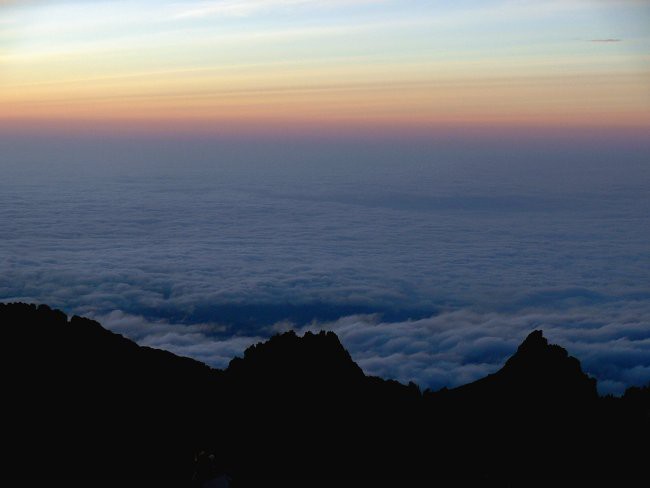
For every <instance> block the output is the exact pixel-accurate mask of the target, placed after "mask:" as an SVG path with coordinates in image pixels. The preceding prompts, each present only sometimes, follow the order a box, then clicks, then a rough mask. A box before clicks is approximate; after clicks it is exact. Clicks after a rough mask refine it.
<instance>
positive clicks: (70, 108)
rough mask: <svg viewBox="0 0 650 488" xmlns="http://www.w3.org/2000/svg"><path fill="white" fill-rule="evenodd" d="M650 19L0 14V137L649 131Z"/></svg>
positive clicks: (288, 1) (182, 11)
mask: <svg viewBox="0 0 650 488" xmlns="http://www.w3.org/2000/svg"><path fill="white" fill-rule="evenodd" d="M648 25H650V2H648V1H643V0H616V1H613V0H612V1H610V0H549V1H538V0H535V1H532V0H531V1H528V0H518V1H515V0H487V1H473V0H460V1H459V0H454V1H436V0H432V1H424V0H406V1H405V0H399V1H397V0H346V1H338V0H213V1H198V2H195V1H169V0H156V1H155V2H153V1H150V0H129V1H101V0H97V1H83V0H76V1H66V0H62V1H29V0H26V1H3V2H0V127H3V128H4V129H5V130H21V131H27V132H29V131H36V130H38V131H48V130H49V131H52V130H54V131H56V130H58V131H61V130H63V129H64V128H66V129H67V130H69V131H72V133H75V132H88V131H100V132H104V133H105V132H107V131H108V132H111V131H112V132H113V133H115V132H116V131H117V132H120V133H122V132H126V133H131V134H132V133H138V132H145V133H152V132H153V133H156V132H157V133H175V134H179V133H184V134H185V133H188V134H191V135H196V134H232V135H242V134H244V135H251V134H260V133H263V134H268V133H273V134H277V133H280V134H282V135H290V136H297V135H302V134H304V133H309V134H312V135H313V134H324V133H334V134H339V135H340V134H347V133H350V131H352V132H353V133H361V134H368V133H370V134H377V133H379V134H388V135H398V136H399V135H403V134H407V135H409V134H411V135H412V134H425V135H426V134H430V133H431V132H435V131H445V130H447V131H449V130H453V129H458V128H464V129H467V128H471V129H472V130H478V131H479V132H480V131H483V132H488V133H489V132H494V131H497V132H505V133H512V132H513V131H522V130H523V131H528V132H536V131H539V130H541V129H544V130H547V131H548V130H550V131H554V132H556V133H557V132H562V131H566V130H578V131H580V130H582V131H584V130H589V129H593V128H595V127H597V128H601V129H602V128H605V129H607V130H608V131H609V132H610V134H620V133H624V134H627V135H629V134H635V135H636V136H637V137H641V136H642V135H647V130H648V127H650V88H649V86H650V83H649V82H650V54H649V53H650V29H648Z"/></svg>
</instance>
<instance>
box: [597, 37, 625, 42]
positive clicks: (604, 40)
mask: <svg viewBox="0 0 650 488" xmlns="http://www.w3.org/2000/svg"><path fill="white" fill-rule="evenodd" d="M589 42H603V43H609V42H623V39H615V38H604V39H589Z"/></svg>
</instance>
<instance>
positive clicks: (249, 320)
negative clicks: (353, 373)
mask: <svg viewBox="0 0 650 488" xmlns="http://www.w3.org/2000/svg"><path fill="white" fill-rule="evenodd" d="M649 154H650V1H643V0H617V1H613V0H612V1H610V0H548V1H528V0H519V1H514V0H495V1H492V0H486V1H474V0H457V1H435V0H433V1H423V0H399V1H397V0H395V1H392V0H346V1H343V0H329V1H327V0H222V1H202V2H201V1H169V0H158V1H156V2H153V1H150V0H131V1H111V0H96V1H88V0H86V1H84V0H76V1H66V0H62V1H58V0H50V1H47V0H41V1H38V0H34V1H29V0H26V1H2V0H0V171H1V172H2V173H1V177H0V229H1V231H0V301H3V302H10V301H25V302H33V303H47V304H49V305H51V306H53V307H58V308H60V309H62V310H64V311H65V312H67V313H69V314H80V315H85V316H89V317H93V318H96V319H97V320H100V321H101V322H102V324H104V325H106V326H107V327H109V328H110V329H111V330H114V331H116V332H119V333H122V334H125V335H126V336H128V337H131V338H133V339H134V340H136V341H138V342H139V343H140V344H144V345H149V346H153V347H160V348H164V349H168V350H170V351H173V352H175V353H178V354H182V355H186V356H191V357H194V358H197V359H199V360H201V361H205V362H206V363H208V364H210V365H212V366H215V367H224V366H226V365H227V364H228V362H229V361H230V359H231V358H232V357H233V356H235V355H237V354H241V353H242V351H243V350H244V349H245V348H246V347H247V346H249V345H250V344H252V343H253V342H255V341H259V340H264V339H266V338H268V337H270V336H271V335H272V334H274V333H277V332H281V331H284V330H287V329H295V330H298V331H299V332H304V331H306V330H320V329H327V330H333V331H335V332H336V333H337V334H338V335H339V337H340V338H341V340H342V342H343V344H344V346H345V347H346V348H348V349H349V350H350V352H351V354H352V357H353V358H354V359H355V360H356V361H358V362H359V364H360V365H361V366H362V367H363V369H364V371H366V372H367V373H369V374H376V375H379V376H382V377H385V378H394V379H398V380H399V381H403V382H408V381H415V382H417V383H418V384H420V385H421V386H422V387H423V388H432V389H438V388H441V387H444V386H447V387H453V386H457V385H460V384H463V383H465V382H468V381H472V380H475V379H478V378H480V377H482V376H484V375H486V374H489V373H491V372H494V371H496V370H497V369H498V368H499V367H500V366H501V365H502V364H503V362H504V361H505V360H506V359H507V357H508V356H509V355H510V354H512V353H513V352H514V351H515V350H516V347H517V345H518V344H519V343H520V342H521V341H522V340H523V339H524V338H525V337H526V336H527V335H528V334H529V333H530V332H531V331H532V330H534V329H542V330H544V332H545V334H546V336H547V337H548V338H549V339H550V340H551V341H552V342H555V343H559V344H561V345H563V346H565V347H566V348H567V349H568V350H569V352H570V353H571V354H573V355H575V356H576V357H578V358H579V359H580V360H581V361H582V364H583V366H584V368H585V370H586V371H587V372H588V373H589V374H592V375H593V376H595V377H596V378H597V379H598V381H599V389H600V391H601V392H602V393H613V394H620V393H622V392H623V391H624V389H625V388H626V387H628V386H632V385H641V384H647V383H648V382H649V381H650V273H649V272H648V270H649V269H650V253H649V252H648V250H649V249H648V242H650V222H648V216H649V215H650V159H649V156H648V155H649ZM26 350H27V351H28V350H29V347H28V346H26Z"/></svg>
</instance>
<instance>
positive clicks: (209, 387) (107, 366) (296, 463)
mask: <svg viewBox="0 0 650 488" xmlns="http://www.w3.org/2000/svg"><path fill="white" fill-rule="evenodd" d="M0 319H1V322H2V324H3V327H2V334H3V336H4V338H5V341H4V343H5V348H4V349H5V351H4V354H3V362H4V363H6V365H8V366H10V368H7V367H5V368H4V370H5V372H7V371H9V373H10V374H9V375H7V382H6V388H5V390H6V393H8V394H9V395H8V397H9V398H11V399H12V400H11V401H10V402H9V405H10V408H9V412H10V413H9V414H8V415H6V418H7V419H10V420H12V421H13V423H14V425H18V426H20V427H21V429H22V430H21V429H18V432H16V433H15V435H13V436H10V438H11V439H12V440H13V445H14V446H18V447H17V448H16V447H15V451H17V452H19V453H20V452H30V448H31V446H33V445H34V442H35V445H36V446H38V448H39V450H40V451H41V452H43V451H44V452H48V453H50V458H49V459H48V460H47V461H45V462H44V461H43V460H41V461H40V464H43V465H45V466H47V468H48V469H47V470H46V471H47V473H49V476H50V478H51V479H54V480H62V479H65V480H66V481H67V483H68V484H69V485H71V486H81V485H85V484H87V483H88V480H89V479H93V483H94V484H95V485H97V486H103V485H105V486H111V485H115V484H122V485H128V486H152V487H153V486H156V487H160V486H203V484H204V483H205V482H207V481H208V480H209V479H210V478H214V477H218V476H228V477H229V478H230V479H231V481H232V486H244V487H247V486H250V487H255V486H265V485H268V484H282V485H284V486H369V485H371V484H372V485H374V486H398V485H400V484H402V485H403V484H406V485H410V486H429V484H430V482H431V481H432V479H434V480H439V481H441V482H444V483H447V484H449V485H455V486H470V485H475V484H476V483H478V482H480V483H481V484H484V485H486V486H503V485H504V484H506V485H507V484H510V485H511V486H543V485H544V484H545V483H546V484H547V483H548V482H550V481H551V480H554V481H553V482H554V483H555V484H556V485H558V486H563V485H564V483H563V482H562V481H560V482H558V478H557V477H558V476H562V477H563V478H561V479H564V481H566V486H569V485H575V484H576V483H582V482H584V481H590V482H592V481H593V482H596V481H598V482H601V481H602V480H603V479H611V480H612V482H614V481H616V482H618V483H619V485H621V483H622V482H623V484H622V485H621V486H626V484H625V483H628V482H629V483H632V479H633V478H634V476H636V475H637V474H638V473H637V472H636V471H634V470H632V471H630V469H629V467H630V466H634V460H635V459H637V458H638V459H639V460H640V459H642V458H643V455H645V454H647V452H646V451H644V450H641V451H638V450H636V449H635V448H633V447H632V446H633V444H632V441H633V440H635V439H638V438H639V437H640V436H643V435H645V434H647V433H650V428H649V424H650V402H649V400H648V397H649V396H650V385H649V386H646V387H637V388H631V389H629V390H628V391H627V392H626V394H625V395H624V396H623V398H621V399H615V398H600V397H598V395H597V392H596V381H595V380H594V379H593V378H589V377H588V376H587V375H586V374H585V373H584V372H582V369H581V367H580V363H579V361H578V360H577V359H576V358H573V357H571V356H569V355H568V353H567V351H566V350H564V349H563V348H561V347H560V346H556V345H550V344H548V341H547V340H546V339H545V338H544V336H543V334H542V332H541V331H533V332H532V333H531V334H529V336H528V337H527V338H526V339H525V340H524V341H523V342H522V344H521V345H520V346H519V348H518V350H517V352H515V354H514V355H513V356H512V357H511V358H510V359H508V361H506V363H505V365H504V366H503V368H502V369H500V370H499V371H498V372H496V373H494V374H492V375H489V376H487V377H485V378H482V379H479V380H477V381H475V382H472V383H470V384H467V385H463V386H461V387H458V388H454V389H443V390H440V391H438V392H431V391H425V392H421V391H420V389H419V388H418V387H417V385H415V384H413V383H411V384H409V385H403V384H400V383H398V382H395V381H392V380H383V379H381V378H376V377H371V376H366V375H365V374H364V373H363V371H362V370H361V368H359V366H358V365H357V364H356V363H355V362H354V361H353V360H352V358H351V357H350V354H349V353H348V352H347V351H346V350H345V348H344V347H343V346H342V344H341V343H340V341H339V339H338V337H337V336H336V335H335V334H334V333H332V332H320V333H316V334H314V333H311V332H308V333H306V334H305V335H304V336H302V337H300V336H298V335H297V334H295V332H288V333H285V334H279V335H276V336H274V337H272V338H271V339H269V340H268V341H265V342H261V343H258V344H254V345H251V346H250V347H249V348H247V349H246V351H245V352H244V354H243V357H241V358H233V360H232V361H231V362H230V364H229V366H228V367H227V368H226V369H224V370H217V369H213V368H210V367H209V366H206V365H204V364H203V363H200V362H198V361H195V360H193V359H189V358H183V357H180V356H176V355H174V354H172V353H169V352H166V351H161V350H157V349H152V348H147V347H141V346H138V345H137V344H135V343H133V342H132V341H130V340H129V339H126V338H124V337H122V336H121V335H119V334H114V333H112V332H110V331H108V330H106V329H104V328H103V327H101V325H100V324H99V323H98V322H95V321H92V320H89V319H85V318H81V317H77V316H73V317H72V318H71V319H70V320H68V318H67V316H66V315H65V314H64V313H63V312H60V311H56V310H51V309H50V308H49V307H47V306H39V307H37V306H35V305H26V304H8V305H6V304H0ZM7 344H9V345H10V346H12V347H10V348H8V347H6V345H7ZM28 344H29V353H28V354H26V351H27V345H28ZM531 419H535V420H534V422H535V423H536V425H537V426H538V427H539V428H542V430H541V432H540V433H539V434H538V436H537V437H533V436H531V435H529V434H530V432H529V431H528V430H527V429H522V428H521V426H522V425H525V424H527V423H528V424H529V423H530V422H531ZM28 420H29V421H28ZM596 425H597V426H598V428H594V426H596ZM557 436H561V437H565V438H571V439H573V440H572V442H571V443H570V444H567V445H562V444H560V445H557ZM567 436H568V437H567ZM62 437H67V438H68V439H72V440H74V441H75V442H73V446H74V445H78V446H87V447H92V449H90V452H92V453H94V454H93V455H90V454H89V453H88V452H87V451H86V449H82V448H81V447H79V448H77V449H75V450H74V453H75V456H71V457H68V456H65V455H63V454H61V453H60V452H59V451H60V448H61V445H60V442H59V441H57V439H60V438H62ZM422 438H429V439H432V440H434V439H435V442H433V443H428V444H426V445H425V447H424V448H422V447H421V442H420V441H418V440H417V439H422ZM508 439H509V440H510V441H511V442H510V443H509V442H508V441H507V440H508ZM109 445H111V446H112V448H109V447H108V446H109ZM551 445H553V446H554V450H555V452H553V453H552V454H550V453H549V452H548V451H547V449H548V446H551ZM114 446H119V447H118V448H117V449H115V447H114ZM522 446H523V447H525V449H523V450H522V449H521V447H522ZM569 447H570V449H569ZM615 447H616V448H615ZM359 452H362V453H363V454H364V456H361V457H360V456H359ZM576 452H577V453H578V454H576ZM524 453H527V455H524ZM461 454H462V455H461ZM503 459H509V460H510V466H504V465H503ZM80 460H81V461H80ZM432 460H435V462H434V461H432ZM540 460H545V461H546V462H547V463H548V462H549V461H553V463H554V464H553V465H552V466H547V467H546V472H543V473H541V474H539V473H538V474H537V475H536V476H537V478H536V479H532V478H531V477H530V473H532V472H535V470H536V469H538V468H536V467H535V465H536V464H537V463H538V462H539V461H540ZM21 461H22V460H21V459H18V460H16V463H15V465H16V466H20V465H21ZM602 462H608V463H609V466H610V468H608V470H606V472H605V473H598V475H597V476H596V474H595V472H594V473H591V472H590V471H589V470H586V471H585V466H590V465H591V466H596V465H599V464H600V463H602ZM639 462H640V461H639ZM432 463H433V465H432ZM594 463H597V464H594ZM640 466H641V464H639V470H640V469H641V468H640ZM23 468H24V469H25V471H24V472H31V473H34V470H33V469H32V470H31V471H30V470H29V469H28V468H29V466H24V467H23ZM434 474H435V475H434ZM33 476H36V474H34V475H33ZM432 476H433V478H432ZM36 477H37V478H38V476H36ZM40 482H47V480H40ZM629 486H634V485H633V484H630V485H629Z"/></svg>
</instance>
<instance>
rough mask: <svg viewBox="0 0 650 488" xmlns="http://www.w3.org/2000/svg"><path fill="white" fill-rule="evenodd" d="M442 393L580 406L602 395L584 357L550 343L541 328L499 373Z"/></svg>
mask: <svg viewBox="0 0 650 488" xmlns="http://www.w3.org/2000/svg"><path fill="white" fill-rule="evenodd" d="M441 395H444V396H446V397H447V398H448V399H452V398H453V399H454V400H458V399H464V400H466V401H472V402H481V403H483V404H484V405H486V404H491V403H496V404H503V403H505V402H509V403H516V404H517V405H518V406H520V404H522V403H535V404H538V403H539V402H543V403H545V405H546V406H547V407H550V406H552V405H558V404H559V405H560V406H562V407H563V408H569V407H579V406H580V405H582V404H584V403H589V402H593V401H594V400H596V399H597V397H598V393H597V390H596V380H595V379H593V378H590V377H589V376H587V375H586V374H585V373H583V371H582V368H581V367H580V361H578V360H577V359H576V358H574V357H572V356H569V355H568V353H567V351H566V350H565V349H563V348H562V347H560V346H557V345H551V344H549V343H548V341H547V340H546V338H545V337H544V336H543V335H542V332H541V331H539V330H536V331H534V332H532V333H531V334H530V335H529V336H528V337H527V338H526V339H525V340H524V342H523V343H522V344H521V345H520V346H519V348H518V349H517V352H516V353H515V354H514V355H513V356H512V357H510V358H509V359H508V360H507V361H506V364H505V365H504V366H503V368H501V369H500V370H499V371H497V372H496V373H494V374H491V375H488V376H487V377H485V378H482V379H480V380H478V381H475V382H473V383H470V384H467V385H464V386H461V387H459V388H455V389H453V390H448V391H446V392H444V393H442V392H441ZM500 406H502V405H500Z"/></svg>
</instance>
